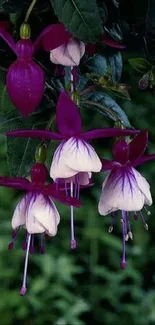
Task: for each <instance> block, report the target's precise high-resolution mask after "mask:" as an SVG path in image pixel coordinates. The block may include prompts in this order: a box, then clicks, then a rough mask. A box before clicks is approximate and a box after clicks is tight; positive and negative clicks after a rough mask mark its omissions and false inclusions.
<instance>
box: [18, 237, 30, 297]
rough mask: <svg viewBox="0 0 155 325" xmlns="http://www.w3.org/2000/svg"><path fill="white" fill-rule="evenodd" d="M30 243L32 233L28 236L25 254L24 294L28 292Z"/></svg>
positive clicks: (21, 291) (22, 291) (21, 293)
mask: <svg viewBox="0 0 155 325" xmlns="http://www.w3.org/2000/svg"><path fill="white" fill-rule="evenodd" d="M30 243H31V234H28V238H27V248H26V254H25V265H24V275H23V283H22V287H21V290H20V295H21V296H24V295H25V294H26V291H27V288H26V280H27V267H28V258H29V250H30Z"/></svg>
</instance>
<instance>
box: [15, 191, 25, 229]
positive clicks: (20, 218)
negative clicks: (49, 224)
mask: <svg viewBox="0 0 155 325" xmlns="http://www.w3.org/2000/svg"><path fill="white" fill-rule="evenodd" d="M25 214H26V200H25V196H24V197H23V198H22V199H21V200H20V201H19V202H18V204H17V206H16V208H15V210H14V213H13V217H12V228H13V229H17V228H18V227H20V226H23V225H25V223H26V215H25Z"/></svg>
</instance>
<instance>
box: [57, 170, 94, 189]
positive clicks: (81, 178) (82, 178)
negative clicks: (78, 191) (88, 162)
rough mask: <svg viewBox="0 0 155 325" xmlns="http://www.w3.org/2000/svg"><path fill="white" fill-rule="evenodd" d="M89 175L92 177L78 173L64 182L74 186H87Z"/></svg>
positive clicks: (85, 173)
mask: <svg viewBox="0 0 155 325" xmlns="http://www.w3.org/2000/svg"><path fill="white" fill-rule="evenodd" d="M91 175H92V173H87V172H84V173H83V172H80V173H78V174H77V175H76V176H72V177H69V178H67V179H65V182H67V183H71V182H73V183H74V184H75V183H78V184H79V185H83V186H84V185H88V184H89V180H90V178H91ZM61 181H62V179H61ZM63 182H64V179H63Z"/></svg>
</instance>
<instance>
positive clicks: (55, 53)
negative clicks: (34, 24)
mask: <svg viewBox="0 0 155 325" xmlns="http://www.w3.org/2000/svg"><path fill="white" fill-rule="evenodd" d="M84 53H85V44H84V43H83V42H81V41H79V40H76V39H74V38H72V37H71V38H70V39H69V40H68V41H67V42H66V43H64V44H62V45H60V46H59V47H57V48H56V49H54V50H52V51H50V60H51V62H53V63H54V64H61V65H64V66H69V67H70V66H71V67H73V66H77V65H79V63H80V59H81V58H82V56H83V55H84Z"/></svg>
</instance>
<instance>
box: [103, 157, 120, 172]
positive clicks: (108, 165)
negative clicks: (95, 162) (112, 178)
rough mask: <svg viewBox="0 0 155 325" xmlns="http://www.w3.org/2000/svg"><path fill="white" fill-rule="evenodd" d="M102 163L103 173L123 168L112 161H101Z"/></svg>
mask: <svg viewBox="0 0 155 325" xmlns="http://www.w3.org/2000/svg"><path fill="white" fill-rule="evenodd" d="M101 162H102V169H101V171H106V170H112V169H114V168H117V167H119V166H121V165H120V163H119V162H117V161H111V160H108V159H101Z"/></svg>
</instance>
